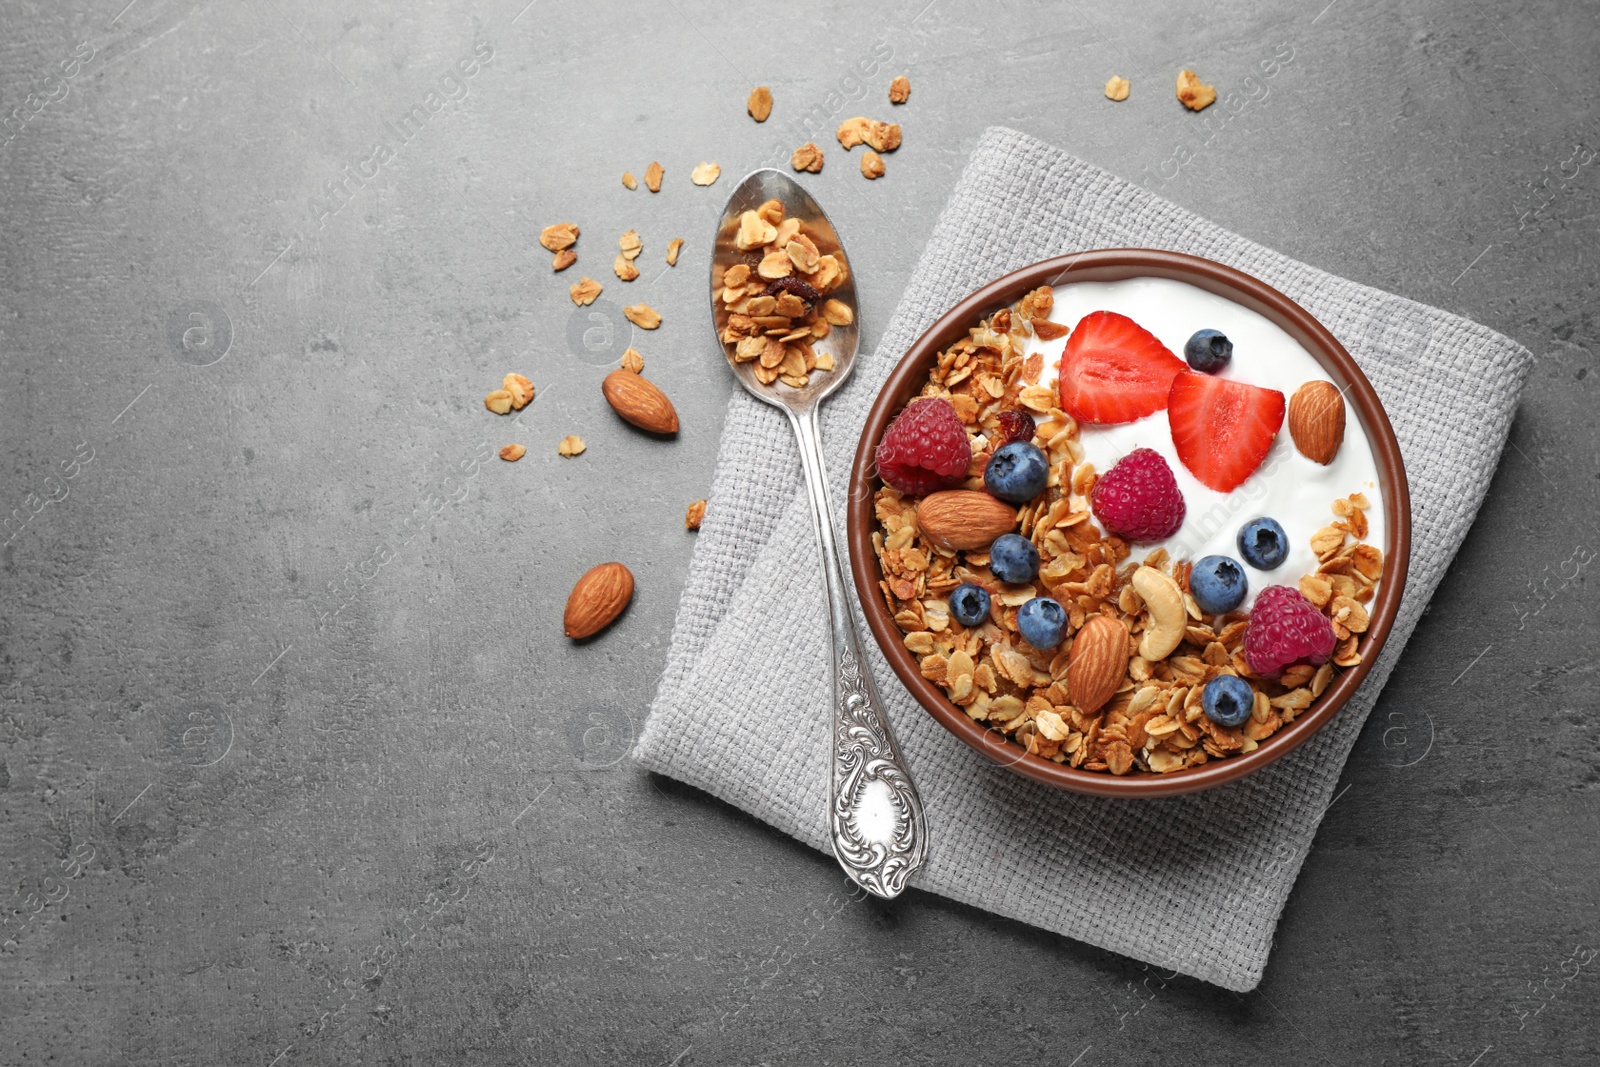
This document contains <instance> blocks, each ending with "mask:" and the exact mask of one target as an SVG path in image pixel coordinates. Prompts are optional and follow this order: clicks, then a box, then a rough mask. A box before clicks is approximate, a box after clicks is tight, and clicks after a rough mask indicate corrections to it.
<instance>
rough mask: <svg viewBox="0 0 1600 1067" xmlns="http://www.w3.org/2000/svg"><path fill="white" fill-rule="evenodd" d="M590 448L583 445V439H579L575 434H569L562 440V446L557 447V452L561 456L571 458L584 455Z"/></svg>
mask: <svg viewBox="0 0 1600 1067" xmlns="http://www.w3.org/2000/svg"><path fill="white" fill-rule="evenodd" d="M588 447H589V446H588V445H586V444H584V443H583V438H581V437H579V436H578V435H577V434H575V433H569V434H568V435H567V436H565V437H563V438H562V439H561V443H560V444H558V445H556V451H557V452H558V453H560V454H561V455H563V456H567V457H569V458H570V457H572V456H580V455H582V454H583V450H584V449H586V448H588Z"/></svg>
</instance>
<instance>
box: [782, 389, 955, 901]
mask: <svg viewBox="0 0 1600 1067" xmlns="http://www.w3.org/2000/svg"><path fill="white" fill-rule="evenodd" d="M789 421H790V422H791V423H792V424H793V426H794V432H795V436H796V438H797V439H798V440H799V442H800V458H801V464H802V466H803V467H804V469H805V477H806V488H807V489H808V490H809V493H810V497H811V514H812V518H813V519H814V520H815V522H816V527H817V542H818V545H819V547H820V548H821V550H822V572H823V577H824V582H825V585H826V588H827V594H828V629H829V632H830V635H831V637H832V641H831V645H832V650H833V745H832V748H833V753H832V763H833V766H832V770H831V772H830V777H829V783H828V786H829V788H828V826H829V830H830V831H831V833H832V835H833V854H834V855H835V856H837V857H838V858H839V864H840V865H841V866H842V867H844V870H845V873H846V874H848V875H849V876H850V878H851V880H853V881H854V882H855V883H856V884H857V885H859V886H861V887H862V888H863V889H866V890H867V891H868V892H870V893H874V894H876V895H878V896H880V897H884V898H886V899H892V898H894V897H896V896H899V895H900V891H901V890H903V889H904V888H905V887H906V879H907V878H909V877H910V876H911V874H912V872H913V871H915V870H916V869H917V868H918V867H921V866H922V862H923V860H924V859H925V858H926V856H927V849H928V831H927V826H926V824H925V822H924V820H923V815H922V799H921V798H920V797H919V796H917V787H916V786H915V785H914V784H912V781H911V775H910V773H909V772H908V771H907V770H906V765H905V762H904V761H903V760H902V759H901V757H900V749H899V747H898V746H897V745H896V744H895V742H894V734H893V733H892V732H891V731H890V729H889V720H888V719H887V718H885V717H884V714H883V708H882V705H881V704H880V703H879V701H878V692H877V690H876V689H875V688H874V687H873V684H872V675H871V674H870V673H869V671H868V670H867V666H866V662H865V661H864V659H863V658H862V655H861V643H860V641H859V640H858V639H857V636H856V627H855V620H854V619H853V618H852V616H851V612H850V594H849V592H848V590H847V588H846V586H845V582H844V572H843V570H842V569H841V567H840V564H839V546H838V544H837V543H836V542H835V541H834V534H833V513H832V507H831V506H830V505H829V503H828V479H827V474H826V472H825V471H824V469H823V463H822V443H821V442H822V435H821V432H820V430H819V429H818V426H817V409H816V408H815V407H811V408H809V409H808V410H806V411H802V412H791V413H790V417H789Z"/></svg>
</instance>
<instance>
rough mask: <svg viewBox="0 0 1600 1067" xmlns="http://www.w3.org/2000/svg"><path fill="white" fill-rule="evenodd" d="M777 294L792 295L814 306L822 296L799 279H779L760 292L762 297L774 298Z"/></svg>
mask: <svg viewBox="0 0 1600 1067" xmlns="http://www.w3.org/2000/svg"><path fill="white" fill-rule="evenodd" d="M779 293H793V294H794V295H795V296H798V297H799V298H800V299H801V300H804V301H806V302H807V303H810V304H815V303H816V302H817V301H818V300H821V299H822V294H821V293H819V292H817V291H816V290H815V289H813V288H812V287H811V286H809V285H807V284H806V283H805V282H803V281H801V280H800V279H799V278H779V279H778V280H777V281H775V282H773V283H772V284H771V285H769V286H767V288H766V289H765V290H764V291H763V292H762V294H761V295H762V296H776V295H777V294H779Z"/></svg>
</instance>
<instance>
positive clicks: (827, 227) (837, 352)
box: [711, 168, 861, 410]
mask: <svg viewBox="0 0 1600 1067" xmlns="http://www.w3.org/2000/svg"><path fill="white" fill-rule="evenodd" d="M768 200H776V201H778V202H779V203H781V204H782V205H783V211H784V217H785V218H796V219H799V220H800V223H801V225H802V226H803V227H804V228H805V232H806V235H807V236H808V237H810V238H811V239H812V241H814V242H815V243H816V246H817V251H818V252H819V253H821V254H822V255H825V256H827V255H831V256H834V257H836V258H837V259H838V260H839V261H840V262H841V263H844V264H845V266H846V267H848V266H849V264H850V257H849V256H847V255H845V251H844V245H843V244H842V243H841V242H840V240H839V233H838V231H837V230H835V229H834V228H833V223H832V222H830V221H829V219H828V216H827V214H826V213H825V212H824V211H823V210H822V206H821V205H820V204H818V203H817V202H816V200H815V199H814V198H813V197H812V195H811V194H810V193H808V192H806V190H805V188H804V187H803V186H802V185H801V184H800V183H799V182H797V181H795V180H794V179H793V178H791V177H789V176H788V175H787V174H784V173H782V172H781V171H776V170H772V169H770V168H766V169H762V170H758V171H752V172H751V173H750V174H747V175H745V177H744V180H743V181H741V182H740V183H739V184H738V186H737V187H735V188H734V190H733V194H732V195H731V196H729V197H728V204H727V206H726V207H725V208H723V210H722V218H721V220H720V221H719V222H718V224H717V238H716V243H715V244H714V245H713V246H712V250H711V321H712V322H713V323H715V324H716V325H717V327H718V329H719V337H718V342H717V343H718V344H719V345H720V344H722V341H721V337H720V329H721V326H722V323H723V320H724V319H725V318H726V316H727V311H726V309H725V308H724V306H723V303H722V300H721V298H720V295H719V294H720V293H721V292H722V286H721V281H722V275H723V272H724V271H726V270H727V269H728V268H729V267H732V266H735V265H737V264H740V263H744V264H748V265H749V266H750V268H751V269H752V270H754V269H755V265H756V263H757V262H758V261H759V260H760V258H761V257H760V256H758V255H753V254H751V253H749V252H741V251H739V248H738V246H737V245H735V244H734V238H735V236H737V234H738V232H739V216H741V215H743V214H744V213H745V212H746V211H754V210H756V209H757V208H759V207H760V206H761V205H762V204H764V203H766V202H767V201H768ZM828 296H829V298H831V299H834V300H839V301H842V302H843V303H845V304H848V305H849V306H850V308H851V309H852V310H853V311H855V312H856V315H855V318H854V319H853V320H852V321H851V322H850V324H849V325H848V326H835V327H833V329H831V330H830V331H828V336H826V337H824V338H822V339H821V340H819V341H815V342H813V343H812V348H814V349H815V350H816V351H818V352H826V353H828V354H829V355H830V356H832V357H833V370H831V371H827V372H825V373H821V374H813V375H811V381H810V382H809V383H807V384H806V385H805V386H804V387H802V388H800V389H794V388H791V387H789V386H777V385H763V384H762V383H761V382H760V381H759V380H758V379H757V378H756V375H755V365H754V364H753V363H735V362H733V360H732V359H731V358H730V359H729V361H728V362H729V365H730V366H731V367H733V373H734V375H735V376H736V377H737V378H738V379H739V383H740V384H741V385H743V386H744V387H745V389H746V390H747V391H748V392H749V393H750V394H751V395H753V396H754V397H755V398H756V399H757V400H760V401H761V402H762V403H764V404H771V405H772V406H773V407H776V408H783V409H785V410H788V409H797V410H804V409H806V408H810V407H814V406H815V405H817V404H819V403H821V402H822V401H823V400H824V399H825V398H826V397H827V396H828V395H829V394H831V393H832V392H833V391H834V390H836V389H838V388H839V386H841V385H843V384H844V381H845V379H846V378H848V377H849V376H850V369H851V367H852V365H853V364H854V363H855V358H856V347H857V345H858V344H859V343H860V340H861V314H860V310H859V307H858V304H857V301H856V276H855V272H854V271H847V272H846V274H845V278H844V281H843V282H842V283H840V284H839V285H837V286H835V287H834V289H833V290H832V291H830V292H829V293H828ZM723 349H724V354H726V352H727V346H726V345H723Z"/></svg>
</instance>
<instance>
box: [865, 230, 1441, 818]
mask: <svg viewBox="0 0 1600 1067" xmlns="http://www.w3.org/2000/svg"><path fill="white" fill-rule="evenodd" d="M1137 277H1156V278H1170V279H1174V280H1176V281H1182V282H1187V283H1189V284H1190V285H1194V286H1196V287H1198V288H1200V289H1204V290H1206V291H1207V292H1210V293H1214V294H1216V295H1218V296H1222V297H1224V298H1226V299H1228V300H1231V301H1233V302H1234V303H1237V304H1241V305H1243V306H1244V307H1246V308H1249V309H1250V310H1252V311H1254V312H1256V313H1257V314H1260V315H1262V316H1264V317H1265V318H1267V319H1268V320H1269V321H1271V322H1273V323H1276V324H1277V325H1278V326H1280V327H1281V328H1282V329H1284V330H1285V331H1286V332H1287V333H1288V334H1289V336H1290V337H1292V338H1294V339H1295V340H1296V341H1298V342H1299V343H1300V344H1301V345H1302V346H1304V347H1305V349H1306V350H1307V351H1308V352H1310V353H1311V355H1312V356H1313V357H1315V358H1316V359H1317V360H1318V361H1319V362H1320V363H1321V364H1322V366H1323V367H1324V368H1325V369H1326V371H1327V373H1328V377H1329V379H1330V380H1331V381H1333V382H1334V383H1335V384H1336V385H1338V386H1339V387H1340V388H1341V389H1344V390H1345V396H1346V397H1347V399H1348V402H1349V404H1350V408H1351V414H1353V415H1354V416H1355V417H1356V418H1359V419H1360V420H1361V424H1362V426H1363V428H1364V429H1365V430H1366V433H1367V436H1368V438H1369V439H1370V440H1371V442H1372V451H1373V454H1374V456H1375V458H1376V459H1377V462H1378V469H1379V481H1380V485H1379V493H1380V494H1381V495H1382V498H1383V507H1384V516H1385V527H1386V531H1387V543H1386V544H1385V545H1384V546H1383V548H1384V576H1383V579H1382V581H1381V582H1380V583H1379V585H1378V591H1377V596H1376V597H1375V599H1374V601H1373V603H1372V604H1371V605H1369V609H1368V610H1369V614H1370V616H1371V624H1370V626H1369V627H1368V629H1367V632H1366V634H1365V635H1364V636H1363V638H1362V641H1361V645H1360V648H1361V663H1360V664H1359V665H1358V666H1356V667H1354V668H1352V669H1350V670H1347V671H1344V672H1342V673H1341V674H1340V675H1339V676H1338V677H1337V678H1335V679H1334V681H1333V683H1332V684H1331V685H1329V687H1328V688H1327V690H1326V691H1325V692H1324V693H1323V695H1322V697H1321V699H1320V700H1318V701H1317V703H1316V704H1315V705H1313V706H1312V709H1311V710H1310V711H1309V712H1308V713H1306V714H1304V715H1302V716H1300V717H1299V718H1297V719H1296V720H1295V721H1294V722H1292V723H1290V724H1289V725H1288V726H1285V727H1284V728H1283V729H1281V730H1279V731H1278V732H1277V733H1275V734H1273V735H1272V736H1271V737H1269V738H1268V739H1267V740H1265V741H1263V742H1261V745H1260V747H1258V748H1257V749H1256V750H1255V751H1254V752H1251V753H1248V754H1246V755H1242V756H1233V757H1230V758H1228V759H1221V760H1213V761H1211V762H1209V763H1206V764H1204V765H1202V766H1199V767H1193V768H1189V769H1187V770H1182V771H1175V772H1173V773H1171V774H1153V773H1148V772H1142V771H1141V772H1136V773H1132V774H1127V775H1122V776H1117V775H1112V774H1108V773H1105V772H1098V771H1083V770H1074V769H1072V768H1071V767H1067V766H1064V765H1062V764H1059V763H1055V762H1052V761H1051V760H1047V759H1044V758H1042V757H1039V756H1034V755H1030V754H1028V753H1027V752H1026V751H1024V750H1023V748H1022V747H1021V746H1020V745H1018V744H1016V743H1015V742H1013V741H1011V740H1010V739H1009V738H1007V737H1005V736H1004V735H1003V734H1001V733H1000V732H999V731H997V730H992V729H989V728H988V727H985V726H984V725H983V724H981V723H979V722H976V721H974V720H973V719H971V718H970V717H968V715H967V713H966V712H965V711H963V710H962V709H961V708H959V707H957V706H956V705H955V704H952V703H951V702H950V700H949V698H948V697H947V696H946V695H945V692H944V690H943V689H941V688H940V687H939V686H938V685H936V684H934V683H933V682H931V681H929V680H928V679H926V678H924V677H922V674H921V673H920V671H919V670H918V665H917V659H916V657H915V656H913V655H912V653H911V651H910V650H909V649H907V648H906V646H905V644H904V643H903V642H902V641H901V636H902V635H901V633H900V628H899V627H898V626H896V625H895V622H894V619H893V617H892V616H891V615H890V614H889V610H888V607H887V605H885V603H884V599H883V594H882V592H881V590H880V589H879V588H878V582H879V580H880V578H881V574H880V571H879V567H878V558H877V555H876V554H875V553H874V552H873V549H872V533H873V531H874V530H875V529H876V528H877V519H876V517H875V516H874V515H873V509H872V497H873V494H874V493H876V491H877V489H878V487H879V486H880V485H881V484H882V483H881V482H880V481H879V480H878V478H877V475H876V472H875V468H874V467H873V463H872V456H873V452H874V451H875V450H876V448H877V446H878V441H879V439H880V438H881V437H882V436H883V432H884V430H885V429H887V428H888V425H889V422H890V420H891V419H892V418H893V417H894V416H895V415H896V414H897V413H898V412H899V411H900V409H901V408H902V407H904V406H905V405H906V402H907V401H909V400H910V399H911V398H912V397H914V396H915V395H916V394H917V393H918V392H919V391H920V390H921V388H922V385H923V383H924V382H925V381H926V380H927V374H928V369H929V367H931V366H932V364H933V360H934V358H935V356H936V355H937V354H938V353H939V352H940V351H941V350H943V349H945V348H947V347H949V346H950V345H951V344H953V343H954V342H955V341H956V340H958V339H959V338H960V337H962V336H963V335H964V334H965V333H966V331H967V330H968V329H969V328H970V327H971V326H972V325H973V324H975V323H976V322H977V321H978V320H979V319H981V318H983V317H984V316H985V315H988V314H990V313H992V312H994V311H998V310H999V309H1000V308H1002V307H1009V306H1010V305H1012V304H1014V303H1016V301H1017V300H1019V299H1020V298H1021V297H1022V296H1023V294H1025V293H1027V292H1028V291H1029V290H1031V289H1035V288H1037V287H1038V286H1040V285H1057V286H1059V285H1066V284H1070V283H1072V282H1080V281H1083V282H1109V281H1121V280H1123V279H1127V278H1137ZM850 490H851V491H850V511H849V519H848V527H849V535H850V570H851V574H852V576H853V577H854V579H855V584H856V594H857V595H858V596H859V597H860V600H861V607H862V610H863V611H864V612H865V614H866V618H867V624H868V626H870V627H871V629H872V634H873V636H874V637H875V638H876V639H877V642H878V646H879V647H880V648H881V649H882V650H883V654H884V656H885V657H886V658H887V659H888V661H889V665H890V666H891V667H893V668H894V672H895V673H896V674H897V675H899V676H900V681H901V682H902V683H904V685H905V687H906V688H907V689H909V690H911V694H912V695H913V696H915V697H916V698H917V700H918V702H920V703H921V704H922V706H923V707H924V708H926V709H927V711H928V714H930V715H932V716H933V717H934V718H935V719H937V720H938V721H939V723H940V724H941V725H942V726H944V728H945V729H947V730H949V731H950V732H951V733H952V734H955V735H956V737H958V738H960V739H961V740H962V741H963V742H965V743H966V744H967V745H968V746H970V747H971V748H972V749H974V750H975V751H977V752H981V753H982V754H983V755H984V756H985V757H987V758H989V759H991V760H993V761H994V762H996V763H999V764H1002V765H1003V766H1006V767H1009V768H1011V769H1012V770H1013V771H1015V772H1016V773H1018V774H1021V775H1023V776H1024V777H1027V778H1031V779H1033V780H1034V781H1037V782H1043V783H1045V784H1046V785H1053V786H1057V787H1059V788H1061V789H1067V790H1070V791H1072V792H1075V793H1088V794H1092V795H1096V796H1108V797H1159V796H1171V795H1173V794H1177V793H1193V792H1197V791H1199V790H1202V789H1210V788H1211V787H1213V786H1218V785H1222V784H1223V783H1225V782H1231V781H1234V780H1236V779H1239V778H1243V777H1244V776H1245V775H1247V774H1250V773H1252V772H1254V771H1257V770H1260V769H1261V768H1262V767H1265V766H1266V765H1267V764H1269V763H1271V762H1272V761H1273V760H1276V759H1279V758H1280V757H1282V756H1284V755H1285V754H1287V753H1288V752H1290V751H1292V750H1293V749H1294V748H1295V747H1296V746H1298V745H1301V744H1303V743H1304V742H1305V741H1306V740H1307V739H1308V738H1309V737H1311V735H1312V734H1314V733H1316V732H1317V731H1318V730H1320V729H1321V728H1322V726H1323V724H1324V723H1326V722H1328V720H1330V719H1332V718H1333V717H1334V716H1335V715H1337V714H1338V713H1339V710H1340V709H1341V708H1343V707H1344V704H1345V701H1347V700H1348V699H1350V694H1352V693H1354V692H1355V691H1356V688H1357V687H1358V686H1360V685H1361V682H1362V679H1364V678H1365V677H1366V676H1367V672H1368V671H1369V670H1371V668H1372V664H1373V661H1374V660H1376V659H1377V656H1378V652H1379V650H1380V649H1381V648H1382V647H1383V642H1384V639H1385V638H1386V637H1388V635H1389V629H1390V627H1392V626H1393V625H1394V617H1395V612H1396V611H1397V610H1398V609H1399V606H1400V595H1401V592H1402V590H1403V589H1404V588H1405V583H1406V568H1407V564H1408V563H1409V559H1410V548H1411V499H1410V493H1409V491H1408V489H1407V487H1406V472H1405V466H1404V464H1403V463H1402V462H1401V459H1400V446H1399V444H1398V442H1396V441H1395V436H1394V430H1393V428H1392V427H1391V426H1390V425H1389V418H1388V416H1387V415H1385V414H1384V411H1383V406H1382V405H1381V404H1380V403H1379V402H1378V396H1377V394H1376V393H1375V392H1373V389H1372V384H1371V383H1370V382H1368V381H1367V378H1366V375H1364V374H1362V373H1361V369H1360V368H1359V367H1357V366H1356V363H1355V360H1353V359H1351V358H1350V353H1348V352H1346V351H1345V350H1344V347H1343V346H1342V345H1340V344H1339V342H1338V341H1336V340H1335V339H1334V337H1333V335H1332V334H1331V333H1329V332H1328V331H1327V329H1325V328H1324V327H1323V326H1322V324H1321V323H1319V322H1318V321H1317V320H1316V319H1314V318H1312V317H1311V315H1310V314H1309V313H1308V312H1307V311H1306V310H1305V309H1304V308H1302V307H1300V305H1298V304H1296V303H1295V302H1294V301H1292V300H1290V299H1289V298H1288V297H1286V296H1284V295H1283V294H1282V293H1280V292H1278V291H1277V290H1276V289H1274V288H1272V287H1271V286H1269V285H1267V284H1266V283H1264V282H1261V281H1258V280H1257V279H1255V278H1252V277H1250V276H1249V275H1247V274H1242V273H1240V272H1239V271H1237V270H1234V269H1233V268H1232V267H1225V266H1223V265H1222V264H1220V263H1213V262H1211V261H1210V260H1206V259H1200V258H1198V257H1195V256H1187V255H1182V254H1180V253H1177V252H1162V251H1156V250H1153V249H1139V248H1115V249H1104V250H1100V251H1094V252H1083V253H1078V254H1075V255H1068V256H1059V257H1057V258H1055V259H1047V260H1045V261H1044V262H1042V263H1035V264H1034V265H1033V266H1031V267H1025V268H1023V269H1022V270H1019V271H1016V272H1015V273H1012V274H1008V275H1006V276H1005V277H1003V278H1000V279H998V280H997V281H993V282H990V283H989V284H988V285H985V286H984V287H983V288H981V289H979V290H978V291H977V292H975V293H973V294H972V295H971V296H969V297H967V298H966V299H965V300H963V301H961V303H959V304H957V305H956V306H955V307H953V308H951V309H950V310H949V311H948V312H946V313H945V315H944V317H943V318H941V319H940V320H939V321H938V322H936V323H934V324H933V326H932V327H930V328H929V329H928V331H927V332H926V333H924V334H923V335H922V336H921V337H919V338H918V339H917V340H916V342H915V343H914V344H913V345H912V346H911V348H910V350H909V351H907V352H906V354H905V356H904V357H903V358H902V359H901V360H900V364H899V366H898V367H896V368H895V370H894V372H893V373H892V374H891V375H890V376H889V380H888V381H887V382H886V383H885V384H884V387H883V391H882V392H880V393H879V394H878V399H877V402H876V403H874V404H873V406H872V410H871V412H870V413H869V414H868V415H867V424H866V427H865V428H864V429H863V430H862V432H861V444H860V447H859V448H857V449H856V460H855V466H854V468H853V469H852V470H851V473H850Z"/></svg>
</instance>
